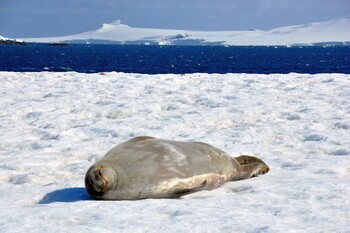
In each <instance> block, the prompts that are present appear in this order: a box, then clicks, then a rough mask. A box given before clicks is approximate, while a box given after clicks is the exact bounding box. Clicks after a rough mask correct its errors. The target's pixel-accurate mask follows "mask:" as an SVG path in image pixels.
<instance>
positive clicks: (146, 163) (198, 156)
mask: <svg viewBox="0 0 350 233" xmlns="http://www.w3.org/2000/svg"><path fill="white" fill-rule="evenodd" d="M112 151H113V150H112ZM113 154H114V157H113V158H114V159H115V161H116V162H117V164H118V165H119V166H120V167H122V168H123V170H124V174H125V176H126V180H127V181H128V182H127V183H125V184H124V185H123V188H122V189H119V190H115V191H112V192H113V194H111V195H114V196H116V195H119V196H121V197H120V199H125V197H126V196H128V195H137V197H136V198H147V197H166V196H169V197H170V196H174V193H176V192H178V190H192V189H196V188H198V187H200V188H201V189H213V188H216V187H218V186H220V185H222V184H223V183H225V182H226V181H229V180H230V179H232V177H233V175H234V174H236V173H237V168H235V167H234V166H233V163H232V158H231V157H230V156H229V155H228V154H227V153H225V152H223V151H221V150H218V149H216V148H214V147H212V146H209V145H207V144H204V143H193V142H174V141H167V140H147V141H143V142H138V143H134V144H130V145H126V146H124V147H119V148H116V150H115V151H113ZM107 157H112V156H111V155H109V156H107Z"/></svg>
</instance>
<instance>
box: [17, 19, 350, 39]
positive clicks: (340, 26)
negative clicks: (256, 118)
mask: <svg viewBox="0 0 350 233" xmlns="http://www.w3.org/2000/svg"><path fill="white" fill-rule="evenodd" d="M23 40H25V41H28V42H58V41H62V42H64V41H73V42H74V41H75V42H77V41H78V42H80V43H82V42H85V43H87V42H89V43H90V42H91V43H96V42H98V41H100V43H101V42H102V41H103V43H111V42H117V43H122V44H123V43H131V44H141V43H144V44H159V45H169V44H178V45H183V44H186V45H198V44H215V45H287V46H289V45H299V44H315V43H324V42H332V43H334V42H338V43H341V42H350V16H346V17H339V18H335V19H332V20H328V21H324V22H316V23H309V24H304V25H295V26H288V27H281V28H275V29H271V30H267V31H261V30H247V31H190V30H169V29H150V28H133V27H129V26H127V25H125V24H122V23H121V21H120V20H117V21H114V22H112V23H110V24H103V25H102V27H101V28H99V29H97V30H95V31H89V32H84V33H80V34H75V35H70V36H61V37H48V38H24V39H23Z"/></svg>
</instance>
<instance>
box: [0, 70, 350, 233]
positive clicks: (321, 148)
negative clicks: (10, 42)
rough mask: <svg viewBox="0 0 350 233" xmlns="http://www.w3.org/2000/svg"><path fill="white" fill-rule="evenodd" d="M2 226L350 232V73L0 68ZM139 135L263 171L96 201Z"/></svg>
mask: <svg viewBox="0 0 350 233" xmlns="http://www.w3.org/2000/svg"><path fill="white" fill-rule="evenodd" d="M0 106H1V112H0V123H1V124H0V202H1V206H0V231H1V232H349V230H350V228H349V226H350V201H349V194H350V159H349V158H350V75H346V74H316V75H308V74H296V73H291V74H270V75H260V74H226V75H221V74H186V75H172V74H168V75H142V74H125V73H114V72H113V73H105V74H104V75H103V74H82V73H75V72H67V73H50V72H41V73H15V72H0ZM138 135H151V136H156V137H161V138H167V139H173V140H193V141H202V142H207V143H210V144H212V145H214V146H216V147H218V148H220V149H223V150H225V151H227V152H229V153H230V154H232V155H233V156H236V155H240V154H251V155H256V156H258V157H260V158H262V159H263V160H264V161H266V163H267V164H268V165H269V166H270V168H271V170H270V172H269V173H268V174H266V175H263V176H259V177H257V178H253V179H249V180H243V181H237V182H230V183H226V184H225V185H223V186H222V187H220V188H218V189H215V190H213V191H202V192H198V193H194V194H191V195H188V196H185V197H183V198H180V199H147V200H140V201H94V200H90V199H89V197H88V196H87V194H86V192H85V189H84V182H83V179H84V175H85V172H86V170H87V169H88V167H89V166H90V165H91V164H93V163H94V162H95V161H96V160H98V159H99V158H101V157H102V156H103V155H104V154H105V153H106V152H107V150H109V149H110V148H112V147H113V146H114V145H116V144H118V143H120V142H123V141H125V140H127V139H129V138H131V137H134V136H138Z"/></svg>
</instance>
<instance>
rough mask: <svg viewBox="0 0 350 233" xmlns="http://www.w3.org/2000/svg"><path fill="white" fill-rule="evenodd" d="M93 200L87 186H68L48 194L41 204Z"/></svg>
mask: <svg viewBox="0 0 350 233" xmlns="http://www.w3.org/2000/svg"><path fill="white" fill-rule="evenodd" d="M85 200H91V198H90V197H89V195H88V193H87V192H86V189H85V188H66V189H60V190H56V191H53V192H51V193H48V194H46V195H45V196H44V197H43V198H42V199H41V200H40V201H39V204H50V203H54V202H77V201H85Z"/></svg>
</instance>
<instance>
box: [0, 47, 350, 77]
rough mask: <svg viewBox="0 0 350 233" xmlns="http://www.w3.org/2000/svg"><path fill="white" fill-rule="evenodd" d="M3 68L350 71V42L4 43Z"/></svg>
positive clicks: (145, 71) (149, 71)
mask: <svg viewBox="0 0 350 233" xmlns="http://www.w3.org/2000/svg"><path fill="white" fill-rule="evenodd" d="M0 71H17V72H23V71H77V72H84V73H94V72H109V71H117V72H127V73H143V74H163V73H174V74H182V73H197V72H201V73H260V74H270V73H291V72H296V73H310V74H316V73H346V74H349V73H350V46H334V47H322V46H310V47H308V46H306V47H262V46H261V47H260V46H244V47H243V46H232V47H223V46H136V45H70V46H49V45H47V44H30V45H25V46H20V45H0Z"/></svg>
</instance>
